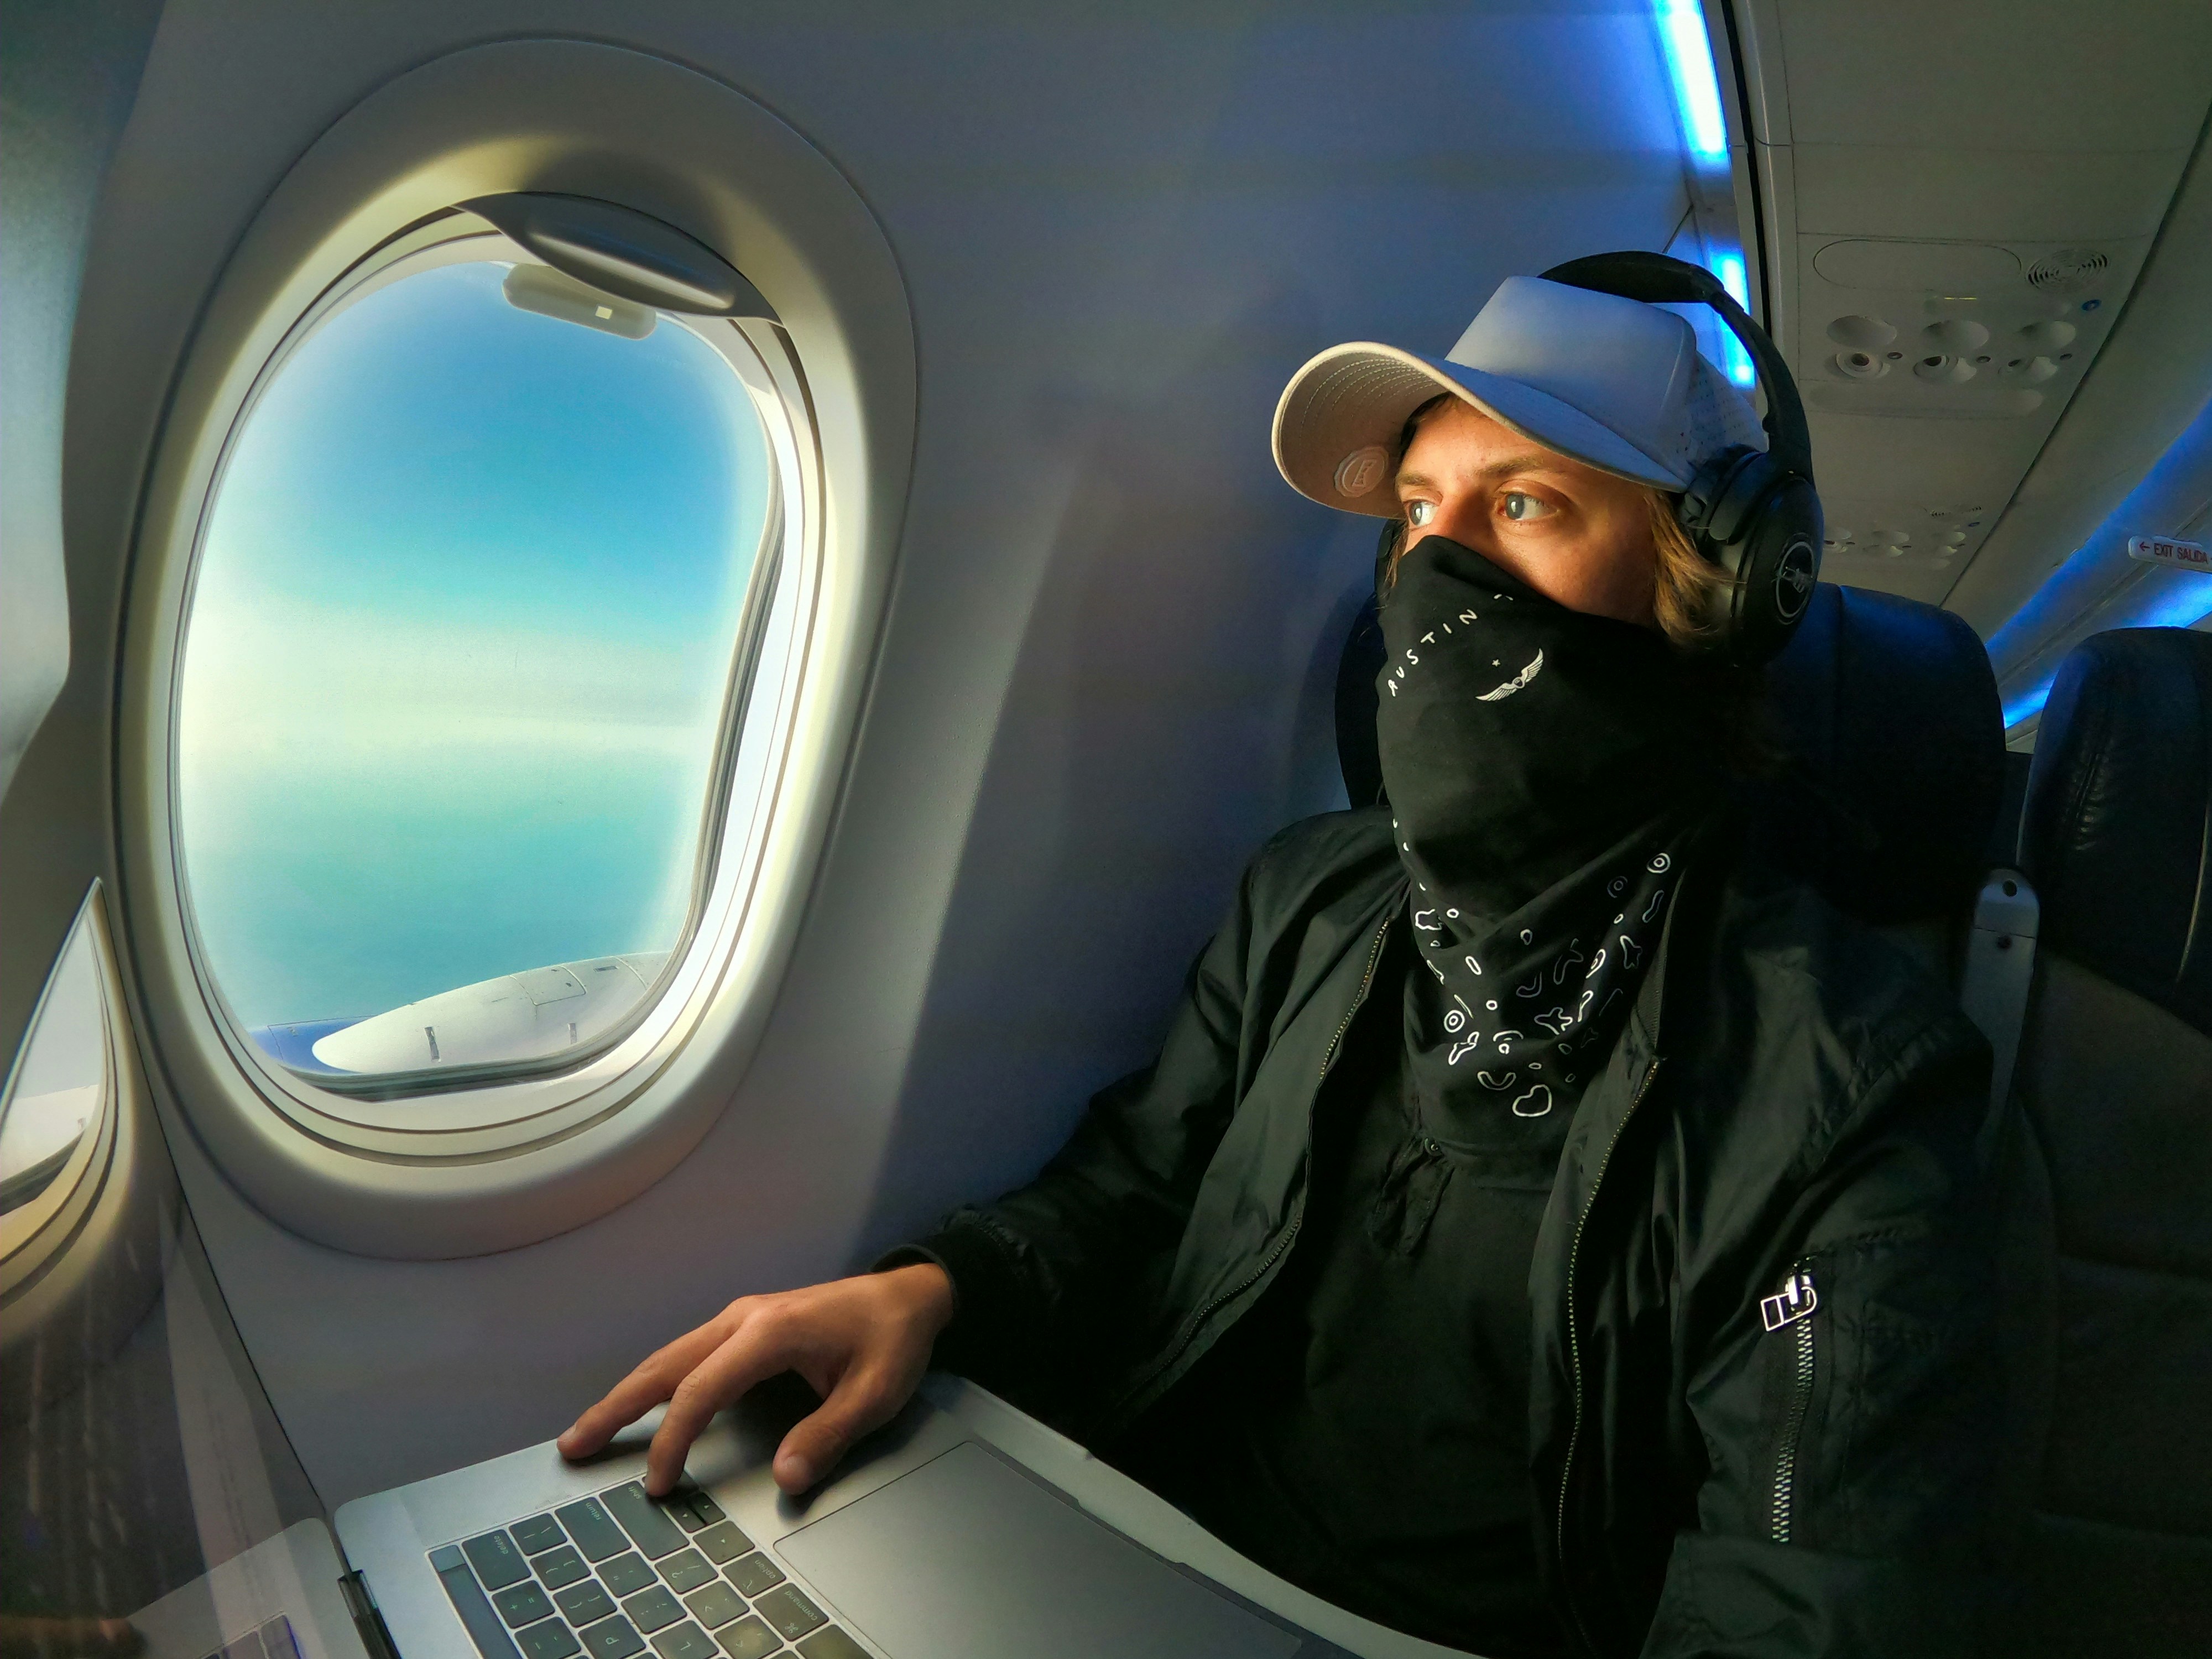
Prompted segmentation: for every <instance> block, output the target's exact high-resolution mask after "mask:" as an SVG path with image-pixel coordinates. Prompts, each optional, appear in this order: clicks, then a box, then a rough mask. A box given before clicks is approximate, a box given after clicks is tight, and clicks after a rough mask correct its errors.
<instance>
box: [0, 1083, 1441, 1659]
mask: <svg viewBox="0 0 2212 1659" xmlns="http://www.w3.org/2000/svg"><path fill="white" fill-rule="evenodd" d="M125 1110H141V1111H143V1105H142V1106H138V1107H136V1108H133V1107H125ZM126 1142H129V1143H131V1144H130V1145H129V1146H126V1145H125V1143H126ZM115 1148H116V1150H115V1151H114V1152H113V1153H112V1156H113V1158H117V1159H122V1158H126V1157H127V1158H130V1159H131V1160H132V1161H134V1162H135V1163H136V1164H138V1165H139V1166H140V1167H139V1168H138V1169H137V1170H136V1171H135V1172H134V1173H133V1174H132V1175H131V1177H130V1179H129V1180H127V1181H121V1180H120V1178H119V1177H118V1179H117V1180H111V1181H110V1182H108V1183H107V1189H108V1190H110V1191H113V1190H116V1189H117V1188H118V1182H119V1186H120V1188H121V1189H123V1190H125V1191H126V1192H127V1194H132V1195H135V1196H133V1197H132V1199H131V1201H132V1202H134V1203H137V1204H141V1205H143V1206H145V1208H144V1212H143V1214H138V1215H134V1216H122V1217H118V1218H115V1224H114V1225H109V1226H105V1227H102V1228H87V1229H83V1230H81V1231H78V1232H77V1233H76V1234H75V1235H74V1236H73V1237H71V1239H70V1241H69V1242H68V1243H65V1244H64V1245H63V1246H62V1247H61V1253H60V1254H59V1255H58V1256H57V1257H56V1258H55V1259H54V1260H53V1261H51V1262H49V1263H47V1264H46V1266H45V1267H43V1268H42V1269H41V1272H40V1278H39V1282H38V1283H37V1284H35V1285H28V1287H27V1291H26V1293H25V1294H23V1295H21V1296H12V1297H6V1298H0V1302H4V1304H5V1305H4V1306H0V1313H5V1314H6V1315H7V1316H8V1319H7V1328H6V1329H5V1330H4V1333H0V1334H4V1336H5V1342H4V1345H0V1346H3V1347H4V1353H5V1370H7V1372H8V1376H7V1379H6V1380H7V1383H8V1387H7V1389H6V1390H5V1394H6V1396H7V1397H6V1399H5V1400H4V1401H0V1415H4V1416H6V1417H7V1418H8V1419H9V1421H8V1422H7V1423H6V1424H4V1425H0V1464H4V1465H5V1466H6V1467H5V1468H0V1487H3V1488H4V1490H0V1614H4V1615H5V1617H6V1618H7V1620H8V1624H9V1631H8V1632H7V1633H8V1634H9V1637H10V1638H11V1639H10V1640H9V1648H10V1649H11V1650H12V1649H15V1648H18V1647H29V1648H31V1649H32V1650H36V1651H39V1652H41V1653H44V1654H51V1655H54V1656H57V1659H59V1656H64V1655H68V1656H72V1659H125V1656H126V1655H128V1654H131V1653H132V1652H134V1651H135V1652H137V1653H140V1654H142V1655H143V1659H1036V1656H1053V1659H1325V1656H1339V1655H1344V1654H1359V1655H1366V1656H1373V1659H1434V1656H1441V1655H1443V1654H1444V1653H1446V1652H1447V1650H1444V1649H1442V1648H1438V1647H1435V1646H1432V1645H1431V1644H1427V1643H1425V1642H1421V1641H1419V1640H1416V1639H1414V1638H1410V1637H1407V1636H1405V1635H1402V1634H1401V1633H1399V1632H1394V1631H1390V1630H1387V1629H1385V1628H1383V1627H1382V1626H1376V1625H1373V1624H1370V1623H1369V1622H1367V1621H1366V1620H1361V1619H1359V1618H1358V1617H1356V1616H1355V1615H1353V1614H1351V1613H1346V1612H1345V1611H1344V1610H1343V1609H1341V1608H1338V1607H1334V1606H1332V1605H1330V1604H1328V1603H1327V1602H1324V1601H1321V1600H1319V1599H1318V1598H1316V1597H1314V1596H1312V1595H1308V1594H1307V1593H1306V1592H1304V1591H1302V1590H1299V1589H1297V1588H1296V1587H1294V1586H1292V1585H1290V1584H1288V1583H1285V1582H1284V1581H1282V1580H1280V1579H1278V1578H1276V1577H1273V1575H1271V1574H1269V1573H1267V1572H1266V1571H1264V1570H1262V1569H1261V1568H1259V1567H1258V1566H1256V1565H1254V1564H1253V1563H1251V1562H1249V1561H1248V1560H1246V1559H1243V1557H1241V1556H1239V1555H1237V1554H1236V1553H1234V1552H1232V1551H1231V1550H1230V1549H1228V1548H1227V1547H1225V1546H1224V1545H1223V1544H1221V1543H1220V1542H1219V1541H1218V1540H1215V1539H1214V1538H1212V1536H1211V1535H1210V1534H1206V1532H1205V1531H1204V1530H1203V1529H1201V1528H1199V1527H1198V1526H1197V1525H1196V1523H1194V1522H1192V1521H1190V1520H1189V1519H1188V1517H1186V1516H1182V1515H1181V1514H1180V1513H1179V1512H1178V1511H1176V1510H1174V1509H1173V1508H1172V1507H1171V1506H1170V1505H1169V1504H1166V1503H1165V1502H1164V1500H1162V1499H1160V1498H1158V1497H1156V1496H1155V1495H1154V1494H1152V1493H1151V1492H1147V1491H1146V1490H1145V1489H1144V1488H1143V1487H1141V1486H1138V1485H1137V1484H1136V1483H1134V1482H1133V1481H1131V1480H1127V1478H1126V1477H1124V1476H1123V1475H1121V1474H1119V1473H1118V1472H1117V1471H1115V1470H1114V1469H1111V1468H1108V1467H1107V1466H1105V1465H1104V1464H1103V1463H1100V1462H1097V1460H1095V1459H1093V1458H1092V1457H1091V1455H1089V1454H1088V1453H1087V1452H1086V1451H1085V1450H1084V1449H1083V1448H1082V1447H1080V1446H1079V1445H1077V1444H1075V1443H1073V1442H1072V1441H1069V1440H1066V1439H1064V1438H1063V1437H1060V1436H1059V1435H1057V1434H1055V1433H1054V1432H1053V1431H1051V1430H1049V1429H1048V1428H1046V1427H1045V1426H1044V1425H1042V1424H1039V1423H1037V1422H1036V1420H1034V1419H1030V1418H1029V1417H1027V1416H1025V1415H1024V1414H1023V1413H1020V1412H1018V1411H1017V1410H1015V1409H1014V1408H1013V1407H1010V1406H1008V1405H1006V1403H1005V1402H1003V1401H999V1400H998V1399H996V1398H995V1397H994V1396H993V1395H990V1394H988V1393H987V1392H986V1391H985V1390H983V1389H980V1388H977V1387H975V1386H974V1385H972V1384H970V1383H965V1382H963V1381H962V1380H961V1379H959V1378H957V1377H952V1376H944V1375H933V1376H930V1377H928V1378H927V1379H926V1381H925V1383H924V1384H923V1387H922V1389H921V1392H920V1394H919V1395H917V1396H916V1398H915V1400H914V1401H911V1402H910V1403H909V1404H908V1407H906V1409H905V1410H904V1411H902V1413H900V1414H899V1415H898V1417H896V1419H894V1420H893V1421H892V1422H891V1423H890V1424H889V1425H886V1426H885V1427H884V1428H883V1429H882V1430H879V1431H877V1432H876V1433H875V1434H874V1435H872V1436H871V1437H869V1438H868V1439H867V1440H866V1441H864V1442H863V1443H861V1444H860V1446H859V1447H857V1448H855V1449H854V1453H853V1454H852V1455H850V1456H849V1457H848V1459H847V1461H846V1462H845V1464H844V1465H843V1467H842V1468H841V1470H840V1471H839V1472H837V1473H836V1475H835V1477H834V1478H833V1479H832V1480H829V1482H827V1483H826V1484H825V1485H823V1486H821V1487H819V1488H817V1490H816V1491H814V1492H811V1493H809V1494H807V1495H806V1496H805V1497H804V1498H799V1499H793V1498H789V1497H787V1496H786V1495H785V1494H784V1493H782V1492H781V1491H780V1490H778V1488H777V1487H776V1486H775V1483H774V1481H773V1480H772V1479H771V1477H770V1474H769V1462H770V1458H771V1455H772V1454H773V1452H774V1450H775V1447H776V1445H777V1444H778V1443H779V1442H780V1441H781V1437H782V1435H783V1433H784V1431H785V1430H786V1429H787V1427H788V1426H789V1425H790V1424H791V1423H793V1422H794V1421H796V1420H797V1419H798V1418H799V1416H800V1415H802V1414H804V1413H805V1412H806V1411H808V1410H811V1408H812V1407H813V1405H814V1403H815V1402H814V1397H813V1395H812V1394H811V1391H809V1390H808V1389H806V1388H805V1385H804V1384H803V1383H800V1382H799V1380H798V1379H797V1378H794V1377H786V1378H783V1379H779V1380H778V1382H776V1383H771V1384H769V1385H765V1386H763V1388H761V1389H757V1390H755V1391H754V1393H753V1394H752V1395H750V1396H748V1397H747V1399H746V1400H744V1401H742V1402H741V1403H740V1405H739V1406H738V1407H737V1408H735V1409H733V1410H731V1411H728V1412H725V1413H722V1414H721V1415H720V1417H718V1418H717V1419H716V1420H715V1421H714V1424H713V1425H711V1426H710V1428H709V1430H708V1432H707V1433H706V1434H705V1435H704V1436H703V1437H702V1438H701V1439H700V1440H699V1442H698V1443H696V1446H695V1447H694V1448H693V1449H692V1451H691V1453H690V1458H689V1460H688V1462H687V1466H686V1474H685V1480H684V1483H683V1484H682V1486H680V1487H679V1488H678V1490H677V1491H676V1492H672V1493H671V1494H669V1495H668V1496H666V1497H665V1498H652V1497H649V1496H647V1493H646V1492H645V1489H644V1486H643V1485H642V1484H641V1482H642V1478H643V1475H644V1473H645V1451H646V1446H647V1441H648V1440H649V1438H650V1435H651V1431H652V1429H653V1426H654V1422H655V1420H656V1419H657V1414H656V1418H654V1419H647V1420H645V1421H642V1422H641V1423H640V1424H638V1425H634V1426H633V1427H632V1428H631V1429H629V1431H625V1432H624V1433H623V1435H622V1436H620V1437H617V1440H616V1441H615V1442H614V1443H613V1444H612V1445H611V1446H610V1447H609V1449H607V1450H606V1451H605V1452H604V1453H603V1454H601V1455H599V1456H598V1457H596V1458H593V1459H592V1460H590V1461H588V1462H583V1463H569V1462H566V1461H565V1460H563V1459H562V1457H561V1455H560V1454H559V1452H558V1451H557V1450H556V1449H555V1447H554V1446H553V1444H552V1443H550V1442H548V1443H544V1444H542V1445H537V1446H532V1447H529V1448H526V1449H523V1450H520V1451H516V1452H513V1453H511V1454H509V1455H505V1456H501V1457H496V1458H493V1459H491V1460H490V1461H489V1462H483V1463H478V1464H476V1465H473V1466H471V1467H470V1468H463V1469H459V1470H455V1471H453V1472H452V1473H450V1474H442V1475H439V1476H436V1477H435V1478H433V1479H430V1480H421V1481H416V1482H415V1483H413V1484H411V1485H407V1486H398V1487H395V1488H393V1489H392V1490H390V1491H387V1492H378V1493H375V1494H374V1495H372V1496H369V1497H366V1498H358V1499H356V1500H355V1501H353V1502H351V1503H349V1504H345V1505H343V1507H342V1508H340V1509H339V1510H337V1514H336V1515H335V1516H327V1515H326V1514H325V1511H324V1509H323V1506H322V1504H321V1503H320V1500H319V1498H318V1497H317V1496H316V1495H315V1493H314V1491H313V1486H312V1485H311V1484H310V1483H309V1481H308V1480H307V1476H306V1474H305V1472H304V1471H303V1470H302V1469H301V1466H300V1464H299V1462H298V1461H297V1459H296V1458H295V1456H294V1455H293V1454H292V1451H291V1449H290V1446H289V1442H288V1441H287V1440H286V1439H285V1437H284V1434H283V1429H282V1427H281V1425H279V1424H278V1422H277V1419H276V1415H275V1413H274V1412H273V1410H272V1409H271V1408H270V1404H269V1401H268V1400H267V1397H266V1395H264V1393H263V1391H262V1389H261V1388H260V1384H259V1382H258V1378H257V1377H256V1376H255V1375H254V1373H253V1369H252V1364H251V1361H250V1359H249V1358H248V1356H247V1355H246V1351H245V1349H244V1347H243V1346H242V1345H241V1344H240V1341H239V1339H238V1336H237V1333H236V1331H235V1329H234V1327H233V1326H232V1324H231V1322H230V1319H229V1316H228V1310H226V1309H225V1307H224V1306H223V1303H222V1294H221V1291H220V1287H219V1286H218V1285H216V1280H215V1277H214V1274H213V1272H212V1270H211V1268H210V1264H209V1263H208V1261H207V1259H206V1256H205V1254H204V1250H203V1249H202V1248H201V1246H200V1243H199V1240H198V1237H197V1233H196V1231H194V1229H193V1226H192V1224H191V1218H190V1214H189V1211H188V1210H187V1209H186V1208H185V1207H184V1206H183V1204H182V1194H181V1192H180V1190H179V1187H178V1185H177V1183H176V1181H175V1176H174V1172H173V1169H171V1168H170V1166H169V1165H168V1163H167V1151H166V1148H165V1146H163V1144H162V1141H161V1136H160V1133H159V1130H158V1126H156V1125H155V1123H154V1122H153V1121H152V1120H151V1117H150V1115H147V1116H145V1117H143V1118H142V1119H141V1120H140V1121H138V1122H137V1124H136V1126H135V1128H133V1129H131V1132H130V1133H124V1132H123V1131H122V1130H118V1132H117V1134H116V1137H115ZM156 1164H158V1166H159V1167H158V1168H156V1167H155V1165H156ZM100 1201H101V1202H103V1203H104V1202H106V1199H105V1198H103V1199H102V1200H100ZM79 1252H82V1253H84V1254H85V1257H86V1259H84V1260H82V1261H78V1260H75V1259H74V1256H75V1255H76V1253H79ZM56 1285H65V1286H66V1285H74V1287H75V1289H74V1290H72V1291H71V1293H70V1294H69V1295H67V1296H48V1295H45V1294H44V1291H42V1289H41V1287H44V1290H52V1288H53V1287H54V1286H56ZM118 1620H127V1621H128V1626H129V1631H128V1632H127V1633H125V1632H123V1631H122V1628H121V1626H120V1625H119V1624H118ZM102 1621H105V1622H104V1623H103V1622H102ZM88 1632H89V1633H88ZM17 1638H21V1639H17Z"/></svg>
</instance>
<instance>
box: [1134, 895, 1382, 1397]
mask: <svg viewBox="0 0 2212 1659" xmlns="http://www.w3.org/2000/svg"><path fill="white" fill-rule="evenodd" d="M1389 936H1390V920H1389V917H1387V916H1386V917H1385V918H1383V925H1382V926H1381V927H1378V928H1376V930H1375V943H1374V944H1373V945H1370V947H1369V948H1368V951H1367V968H1366V971H1365V972H1364V973H1363V974H1361V975H1360V976H1359V989H1358V993H1357V994H1354V996H1353V997H1352V1006H1351V1007H1349V1008H1347V1009H1346V1010H1345V1012H1344V1018H1343V1020H1342V1021H1341V1022H1340V1024H1338V1026H1337V1028H1336V1035H1335V1036H1332V1037H1331V1038H1329V1040H1328V1048H1326V1049H1324V1050H1322V1057H1321V1075H1322V1077H1324V1078H1326V1077H1327V1076H1328V1068H1329V1067H1330V1066H1332V1065H1334V1063H1335V1060H1336V1050H1337V1045H1338V1044H1340V1043H1341V1042H1343V1041H1344V1034H1345V1033H1346V1031H1348V1030H1351V1029H1352V1017H1353V1016H1354V1015H1356V1014H1357V1013H1358V1012H1359V1010H1360V1007H1361V1006H1362V1005H1363V1004H1364V1003H1365V1002H1366V1000H1367V992H1368V987H1370V986H1371V985H1373V984H1374V982H1375V964H1376V963H1378V962H1380V961H1381V960H1382V959H1383V940H1384V939H1388V938H1389ZM1305 1218H1306V1212H1305V1206H1304V1204H1303V1203H1301V1204H1300V1205H1299V1206H1298V1209H1297V1213H1296V1214H1294V1215H1293V1216H1291V1225H1289V1226H1287V1227H1285V1229H1283V1236H1282V1237H1280V1238H1279V1239H1277V1240H1276V1241H1275V1247H1274V1249H1271V1250H1269V1251H1268V1252H1267V1255H1266V1257H1265V1258H1264V1259H1263V1260H1262V1261H1261V1263H1260V1265H1259V1266H1258V1267H1255V1268H1253V1269H1252V1271H1251V1272H1250V1273H1247V1274H1246V1275H1245V1276H1244V1277H1243V1279H1239V1280H1238V1281H1237V1283H1236V1284H1235V1285H1232V1286H1231V1288H1229V1289H1228V1290H1225V1291H1222V1292H1221V1293H1220V1294H1219V1295H1218V1296H1217V1297H1213V1299H1212V1300H1211V1301H1210V1302H1208V1303H1207V1304H1206V1305H1205V1306H1204V1307H1202V1308H1200V1310H1198V1311H1197V1312H1196V1313H1195V1314H1194V1315H1192V1316H1190V1318H1189V1319H1188V1320H1186V1321H1185V1322H1183V1337H1182V1340H1181V1341H1180V1342H1178V1343H1176V1345H1175V1347H1174V1348H1173V1349H1172V1350H1171V1351H1170V1352H1168V1353H1166V1354H1165V1355H1164V1356H1162V1357H1161V1358H1160V1359H1159V1361H1158V1363H1157V1364H1154V1365H1153V1366H1152V1369H1151V1370H1150V1372H1149V1373H1148V1374H1147V1375H1146V1377H1145V1378H1144V1379H1143V1381H1142V1382H1139V1383H1133V1384H1131V1385H1130V1386H1129V1388H1127V1389H1125V1390H1123V1392H1122V1394H1121V1398H1120V1399H1119V1400H1117V1401H1115V1403H1114V1407H1113V1409H1112V1411H1110V1412H1109V1413H1107V1416H1108V1419H1109V1421H1110V1420H1112V1419H1114V1418H1116V1417H1118V1416H1119V1414H1120V1413H1121V1407H1122V1405H1123V1404H1124V1403H1126V1402H1127V1401H1128V1400H1129V1399H1130V1397H1131V1396H1132V1395H1135V1394H1136V1393H1137V1391H1138V1390H1139V1389H1142V1388H1144V1387H1145V1386H1146V1384H1148V1383H1151V1382H1152V1378H1154V1377H1156V1376H1159V1374H1160V1373H1161V1372H1162V1371H1164V1370H1167V1369H1168V1368H1169V1367H1170V1366H1171V1365H1173V1364H1175V1363H1176V1360H1178V1359H1180V1358H1182V1353H1183V1350H1184V1349H1186V1348H1188V1347H1189V1346H1190V1345H1191V1344H1192V1343H1193V1342H1194V1341H1196V1340H1198V1334H1199V1332H1200V1331H1201V1330H1203V1329H1205V1328H1206V1321H1207V1320H1209V1319H1211V1318H1212V1317H1213V1316H1214V1315H1215V1314H1216V1313H1217V1312H1218V1311H1219V1310H1221V1309H1222V1308H1224V1307H1225V1306H1227V1305H1228V1304H1230V1303H1231V1302H1234V1301H1235V1300H1236V1299H1237V1297H1240V1296H1242V1295H1243V1294H1244V1292H1245V1291H1249V1290H1250V1289H1251V1288H1252V1287H1253V1286H1254V1285H1256V1284H1258V1283H1259V1282H1260V1281H1261V1279H1265V1278H1266V1277H1267V1272H1268V1270H1269V1269H1270V1268H1272V1267H1273V1266H1274V1265H1275V1263H1276V1262H1278V1261H1280V1260H1282V1256H1283V1252H1284V1251H1285V1250H1287V1249H1290V1248H1291V1245H1292V1244H1293V1243H1296V1242H1297V1236H1298V1229H1299V1228H1300V1227H1302V1226H1304V1225H1305Z"/></svg>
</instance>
